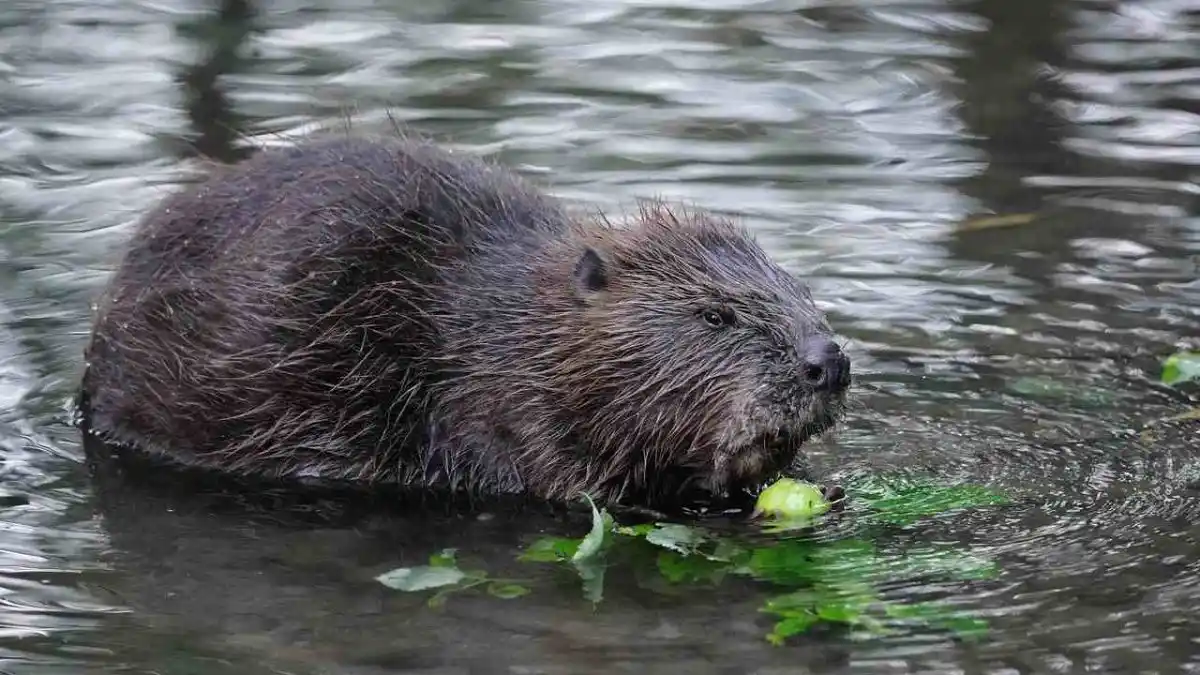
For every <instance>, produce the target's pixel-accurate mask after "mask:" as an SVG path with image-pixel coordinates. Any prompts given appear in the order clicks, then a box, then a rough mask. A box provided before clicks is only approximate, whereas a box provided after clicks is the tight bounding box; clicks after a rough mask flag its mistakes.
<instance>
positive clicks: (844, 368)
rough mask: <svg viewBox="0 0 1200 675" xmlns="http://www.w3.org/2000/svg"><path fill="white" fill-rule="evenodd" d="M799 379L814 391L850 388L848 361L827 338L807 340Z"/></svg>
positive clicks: (835, 390) (838, 348)
mask: <svg viewBox="0 0 1200 675" xmlns="http://www.w3.org/2000/svg"><path fill="white" fill-rule="evenodd" d="M800 378H801V379H802V380H803V381H804V383H805V384H806V385H808V386H809V387H812V388H813V390H815V391H826V392H831V393H833V392H838V391H841V390H843V389H845V388H847V387H849V386H850V359H848V358H846V355H845V354H843V353H842V350H841V348H840V347H838V346H837V344H836V343H835V342H834V341H833V340H831V339H829V338H827V337H815V336H814V337H812V338H809V340H808V343H807V344H806V345H805V352H804V364H803V365H802V366H801V367H800Z"/></svg>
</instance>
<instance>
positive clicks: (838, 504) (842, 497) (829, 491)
mask: <svg viewBox="0 0 1200 675" xmlns="http://www.w3.org/2000/svg"><path fill="white" fill-rule="evenodd" d="M821 496H822V497H824V498H825V501H827V502H829V509H830V510H831V511H841V510H842V508H843V507H844V506H845V505H846V491H845V490H844V489H842V486H841V485H826V486H823V487H822V488H821Z"/></svg>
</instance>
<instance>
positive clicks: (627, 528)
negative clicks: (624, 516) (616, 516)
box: [613, 523, 658, 537]
mask: <svg viewBox="0 0 1200 675" xmlns="http://www.w3.org/2000/svg"><path fill="white" fill-rule="evenodd" d="M656 527H658V526H657V525H655V524H654V523H642V524H640V525H614V526H613V532H616V533H617V534H622V535H625V536H626V537H645V536H646V535H647V534H649V533H650V532H652V531H654V529H655V528H656Z"/></svg>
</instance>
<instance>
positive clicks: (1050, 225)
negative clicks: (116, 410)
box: [0, 0, 1200, 675]
mask: <svg viewBox="0 0 1200 675" xmlns="http://www.w3.org/2000/svg"><path fill="white" fill-rule="evenodd" d="M1198 54H1200V11H1198V10H1197V8H1196V6H1195V4H1194V3H1189V2H1188V1H1187V0H1125V1H1124V2H1120V1H1117V0H976V1H974V2H967V1H954V0H868V1H863V2H856V3H846V2H837V1H835V0H804V1H768V0H762V1H745V0H743V1H734V0H589V1H587V2H581V1H578V0H554V1H551V0H525V1H519V0H460V1H457V2H454V1H447V2H440V3H402V2H366V1H362V0H326V1H319V0H271V1H269V2H267V1H264V2H253V3H251V2H241V1H239V0H225V1H224V2H218V1H217V0H209V1H201V0H156V1H155V2H147V1H138V0H106V1H104V2H96V1H85V0H73V1H72V0H59V1H56V2H52V3H50V2H41V1H37V2H35V1H33V0H7V2H5V3H3V4H2V6H0V280H2V282H0V446H2V448H3V455H2V461H3V464H2V471H3V472H2V473H0V672H12V673H33V674H38V675H48V674H50V673H159V674H167V673H170V674H182V673H225V672H227V673H383V672H413V673H439V674H441V673H467V672H472V673H474V672H487V673H490V672H500V673H547V674H548V673H584V672H588V673H590V672H596V673H623V672H630V673H651V672H653V673H677V672H678V673H742V672H756V673H791V672H796V673H800V672H829V673H834V672H850V671H853V672H856V673H858V672H863V673H867V672H881V673H884V672H906V671H913V670H920V671H923V672H967V673H1017V672H1020V673H1031V672H1084V671H1085V670H1086V671H1088V672H1091V671H1108V672H1160V673H1170V672H1196V671H1197V670H1200V656H1197V655H1198V654H1200V628H1197V626H1196V625H1195V622H1194V620H1193V619H1192V616H1191V615H1192V608H1193V607H1194V606H1195V603H1196V602H1197V601H1200V581H1198V580H1200V577H1198V576H1197V572H1198V571H1200V570H1198V565H1200V563H1198V562H1197V560H1198V558H1200V557H1198V555H1197V554H1198V552H1200V528H1198V526H1197V525H1195V523H1196V522H1197V521H1198V516H1200V506H1198V504H1200V502H1198V501H1197V494H1196V490H1195V488H1196V485H1197V483H1196V481H1197V480H1198V479H1200V464H1198V461H1197V456H1198V455H1200V431H1198V430H1197V427H1196V425H1195V424H1191V425H1190V426H1189V425H1187V424H1178V425H1159V426H1155V427H1154V433H1152V434H1143V433H1141V432H1142V431H1143V430H1144V428H1145V427H1146V425H1147V424H1148V423H1149V422H1151V421H1152V420H1156V419H1160V418H1163V417H1167V416H1170V415H1174V414H1178V413H1180V412H1183V411H1184V410H1186V409H1188V408H1189V407H1191V406H1194V405H1195V402H1194V401H1189V400H1188V399H1187V398H1186V396H1185V395H1184V394H1182V393H1180V392H1178V391H1176V390H1172V389H1169V388H1166V387H1163V386H1161V385H1158V384H1157V377H1158V363H1159V361H1160V359H1161V358H1162V357H1163V356H1165V355H1167V354H1169V353H1171V352H1173V351H1175V350H1177V349H1180V348H1184V347H1187V346H1189V345H1190V346H1192V347H1196V346H1197V344H1200V309H1198V308H1200V218H1198V217H1197V215H1196V214H1197V213H1198V212H1200V209H1198V208H1197V204H1198V201H1200V200H1198V196H1200V186H1198V184H1197V176H1198V175H1200V169H1198V167H1200V57H1198V56H1197V55H1198ZM389 115H390V117H391V118H393V119H394V120H396V121H397V122H399V123H401V124H403V125H406V126H409V127H411V128H413V129H416V130H418V131H420V132H422V133H426V134H430V135H433V136H434V137H436V138H438V139H440V140H442V141H443V142H446V143H448V144H453V145H456V146H459V147H462V148H465V149H469V150H471V151H474V152H478V153H481V154H485V155H488V156H491V157H493V158H495V159H497V160H498V161H502V162H504V163H506V164H508V165H510V166H513V167H515V168H517V169H518V170H520V171H521V172H523V173H525V174H526V175H528V176H530V177H532V178H534V179H535V180H538V181H541V182H542V183H543V184H545V185H546V186H547V187H548V188H549V189H551V190H552V191H554V192H555V193H557V194H560V195H562V196H564V197H566V198H569V199H573V200H576V199H577V200H582V201H586V202H590V203H594V204H599V205H601V206H604V207H608V208H613V209H620V208H627V207H628V206H630V205H631V204H632V200H634V199H635V198H637V197H646V196H655V195H661V196H665V197H669V198H672V199H678V200H684V201H688V202H693V203H698V204H701V205H703V206H706V207H708V208H711V209H714V210H716V211H719V212H723V213H727V214H730V215H732V216H735V217H737V218H739V219H741V220H742V221H744V222H745V223H747V224H748V225H750V226H751V227H753V228H754V229H755V230H756V231H757V232H758V233H759V235H760V238H761V240H762V241H763V242H764V244H765V245H767V246H768V247H769V248H770V249H771V251H772V252H773V253H774V254H775V255H776V256H777V257H778V258H779V259H780V260H781V261H783V262H784V263H785V264H786V265H787V266H788V267H789V268H790V269H792V270H793V271H795V272H796V273H797V274H799V275H801V276H803V277H805V278H806V279H807V280H808V281H809V282H810V283H811V284H812V286H813V288H814V292H815V294H816V295H817V297H818V298H819V300H820V301H821V302H822V304H823V305H824V306H825V307H826V309H827V310H828V311H829V313H830V316H831V320H832V321H833V323H834V325H835V326H836V328H837V329H838V331H839V332H840V333H841V334H842V335H843V336H844V337H845V339H846V340H847V343H848V349H849V350H850V351H851V352H852V354H853V357H854V360H855V367H856V371H857V373H858V381H857V383H856V393H855V396H854V403H853V406H852V409H851V411H850V414H849V417H848V419H847V421H846V423H845V425H844V427H843V428H842V429H841V430H840V431H839V432H838V433H836V434H834V435H833V436H831V437H830V438H828V439H825V440H824V441H822V442H821V443H818V444H815V445H814V446H813V447H812V448H811V453H812V461H813V463H814V464H815V465H816V468H817V469H818V470H820V471H823V472H825V473H828V474H830V475H831V476H832V477H833V478H844V479H849V478H853V477H855V476H863V475H889V474H890V475H894V474H905V475H911V476H917V477H924V478H929V479H933V480H936V481H938V482H942V483H946V484H955V483H973V484H982V485H987V486H991V487H993V488H996V489H1001V490H1005V491H1006V492H1008V493H1009V494H1010V495H1012V497H1013V503H1012V504H1011V505H1009V506H1008V507H1005V508H992V509H977V510H969V511H965V512H959V513H955V514H948V515H945V516H943V517H939V518H934V519H930V520H925V521H921V522H918V523H915V524H912V525H909V526H906V527H897V528H893V529H891V530H888V531H886V532H885V533H882V534H877V535H875V536H876V537H877V541H876V543H877V544H878V545H879V546H880V547H884V548H886V549H887V550H891V551H895V552H897V553H896V555H903V552H904V551H905V550H907V549H908V548H910V547H919V546H922V545H925V544H928V543H931V542H936V543H941V544H947V545H952V546H954V547H955V548H957V549H958V550H960V551H961V552H963V553H964V554H971V555H975V556H979V557H982V558H986V559H988V560H991V561H994V562H995V563H996V564H997V566H998V569H999V570H1000V574H999V576H997V577H996V578H995V579H992V580H981V581H961V582H948V581H945V580H938V579H928V578H921V579H916V578H914V579H912V580H911V581H910V582H908V583H899V584H895V585H893V586H892V587H891V588H889V589H888V590H887V593H888V594H889V597H891V598H894V599H898V600H899V601H904V600H906V599H910V598H919V597H925V596H927V595H937V596H938V597H940V598H942V599H944V600H947V601H948V602H952V603H954V604H956V606H958V607H960V608H961V609H963V610H964V611H966V612H969V613H972V614H973V615H975V616H980V617H984V618H987V619H988V620H989V621H990V623H991V625H992V629H991V632H990V633H989V634H988V635H987V636H986V638H985V639H982V640H977V641H961V640H957V639H955V638H953V637H952V636H949V635H947V634H945V633H944V632H939V631H937V630H933V629H929V630H914V631H911V632H908V633H905V634H901V635H896V636H892V637H888V638H880V639H874V640H866V641H853V640H850V639H849V638H848V637H847V636H846V635H844V634H841V633H839V632H837V631H817V632H814V633H813V634H811V635H805V636H801V637H797V638H794V639H792V640H791V641H789V642H788V643H787V644H786V645H784V646H782V647H772V646H770V645H768V644H767V643H766V642H765V641H764V640H763V634H764V632H765V631H766V629H767V628H768V626H769V623H770V620H769V618H768V617H766V616H764V615H762V613H760V612H759V611H758V608H759V606H760V605H761V603H762V600H763V593H764V591H763V589H761V588H760V587H758V586H756V585H753V584H741V583H732V584H728V585H722V586H720V587H718V588H716V589H708V590H703V591H697V590H692V591H689V592H687V593H676V594H670V593H656V592H649V591H647V590H645V589H644V588H642V587H641V586H639V584H638V582H637V580H636V579H632V578H629V575H626V576H621V575H620V574H615V575H614V578H613V579H612V580H610V583H609V588H608V590H607V592H606V597H605V601H604V602H603V603H602V604H601V605H599V606H598V607H596V608H593V607H591V605H589V604H588V603H587V602H585V601H584V600H583V598H582V595H581V593H580V590H579V587H578V583H577V580H573V579H571V578H570V577H569V576H563V575H560V574H557V573H556V572H554V571H551V570H546V569H544V568H538V569H537V570H536V571H534V572H530V571H529V570H526V569H523V568H521V566H520V565H519V564H518V563H517V562H516V561H515V554H516V552H517V551H518V550H519V549H520V547H521V546H523V545H525V544H527V543H529V541H530V540H531V539H532V538H533V537H535V536H537V535H538V534H540V533H542V532H566V533H571V534H575V535H579V534H582V532H583V529H585V528H586V524H584V525H583V526H582V528H581V527H580V524H579V523H567V522H564V521H563V520H562V519H559V518H553V517H550V516H547V515H544V514H527V515H524V516H513V515H505V514H497V515H496V516H495V517H492V518H490V519H479V518H474V517H468V516H463V515H438V514H434V515H422V516H420V517H417V516H413V515H410V516H404V515H396V514H389V515H383V514H378V515H369V516H364V517H357V516H356V517H342V516H345V515H347V514H343V513H340V512H338V513H335V514H334V515H335V516H336V517H328V515H327V514H324V515H321V516H320V517H307V518H298V517H295V516H294V514H289V513H288V511H289V510H288V509H275V510H272V509H265V508H261V505H256V506H253V507H249V506H245V505H239V504H231V503H229V500H227V499H225V498H222V497H220V496H205V495H202V494H190V495H189V494H182V493H183V492H185V491H181V490H171V489H163V490H154V489H145V490H141V489H132V488H130V487H128V486H125V485H123V484H121V483H120V482H117V483H115V484H108V483H105V482H102V481H97V480H93V479H91V478H90V477H89V475H88V472H87V471H86V469H85V467H84V465H83V452H82V449H81V447H80V443H79V438H78V433H77V431H76V430H75V429H74V428H73V427H71V426H70V424H69V402H70V397H71V395H72V393H73V388H74V386H75V383H76V380H77V378H78V375H79V372H80V369H81V367H82V355H81V350H82V347H83V343H84V339H85V337H86V330H87V327H88V323H89V317H90V304H91V303H92V301H93V300H94V298H95V296H96V294H97V293H98V292H99V289H100V288H101V286H102V284H103V282H104V280H105V277H106V275H107V273H108V272H109V271H110V270H111V269H112V266H113V264H114V261H115V260H116V257H117V256H118V255H119V253H120V250H121V246H122V245H123V243H124V241H125V237H126V236H128V234H129V231H130V226H131V224H132V223H133V222H134V221H135V219H136V218H137V216H138V214H139V213H141V212H142V211H144V210H145V209H146V208H147V207H148V206H149V205H150V204H152V203H153V202H154V200H156V199H157V198H159V197H160V196H161V195H162V193H163V191H164V190H167V189H170V188H171V187H172V186H173V185H175V184H177V183H178V181H179V180H181V179H182V178H183V177H184V176H186V174H187V171H188V169H189V168H190V167H191V165H192V162H193V161H194V160H195V158H196V157H197V156H200V155H206V156H212V157H217V158H220V159H224V160H234V159H237V158H238V157H241V156H243V155H244V153H245V151H246V148H248V147H255V146H261V145H263V144H269V143H278V142H286V140H287V139H288V138H289V137H292V136H296V135H302V134H304V133H307V132H308V131H311V130H312V129H314V128H320V127H328V126H331V125H338V124H341V123H342V121H343V120H345V119H351V120H353V124H354V125H355V126H357V127H361V128H364V129H367V130H372V129H374V130H383V129H387V128H389V125H390V123H391V122H390V121H389ZM197 492H199V491H197ZM446 547H455V548H457V549H459V551H460V556H464V557H465V558H469V559H472V560H475V561H477V562H486V565H487V566H488V568H489V569H491V570H494V571H497V573H499V572H504V571H508V572H510V573H513V574H516V573H521V574H526V575H529V574H532V575H533V577H534V579H535V580H536V584H535V586H536V587H537V590H536V592H535V593H533V594H531V595H530V596H527V597H526V598H522V599H520V600H515V601H512V600H510V601H503V600H498V599H493V598H489V597H487V596H486V595H479V594H476V595H464V596H461V597H457V598H455V599H453V600H452V601H450V602H448V603H447V605H446V607H445V608H443V609H442V610H440V611H432V610H429V609H427V608H425V606H424V600H425V599H424V597H420V596H410V595H405V594H400V593H393V592H389V591H388V590H387V589H384V588H382V587H381V586H380V585H379V584H376V583H375V582H374V581H373V579H372V577H373V576H374V575H375V574H378V573H379V572H382V571H384V570H387V569H389V568H392V567H396V566H398V565H405V564H420V563H422V562H424V561H425V559H426V558H427V557H428V556H429V554H430V553H433V552H436V551H438V550H441V549H442V548H446Z"/></svg>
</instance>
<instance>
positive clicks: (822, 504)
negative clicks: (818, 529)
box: [754, 478, 829, 518]
mask: <svg viewBox="0 0 1200 675" xmlns="http://www.w3.org/2000/svg"><path fill="white" fill-rule="evenodd" d="M754 508H755V510H756V511H758V512H760V513H766V514H770V515H774V516H783V517H784V518H805V517H809V516H816V515H820V514H822V513H825V512H826V511H828V510H829V502H827V501H825V495H823V494H822V493H821V488H819V487H817V486H816V485H813V484H811V483H802V482H800V481H798V480H795V479H792V478H781V479H779V480H777V481H775V482H774V483H772V484H771V485H770V486H768V487H767V488H766V489H765V490H763V491H762V492H760V493H758V501H756V502H755V504H754Z"/></svg>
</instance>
